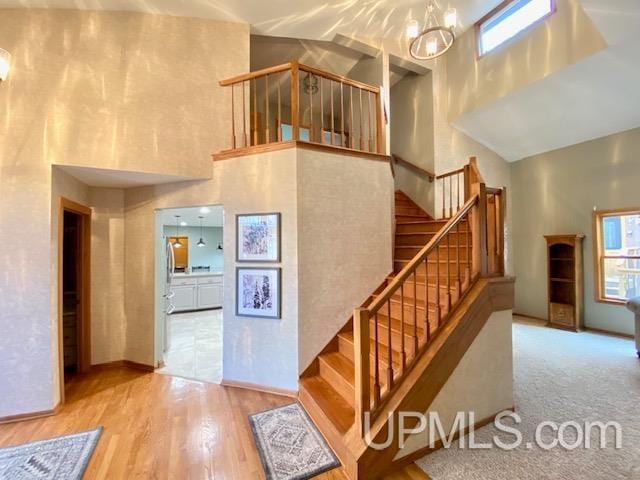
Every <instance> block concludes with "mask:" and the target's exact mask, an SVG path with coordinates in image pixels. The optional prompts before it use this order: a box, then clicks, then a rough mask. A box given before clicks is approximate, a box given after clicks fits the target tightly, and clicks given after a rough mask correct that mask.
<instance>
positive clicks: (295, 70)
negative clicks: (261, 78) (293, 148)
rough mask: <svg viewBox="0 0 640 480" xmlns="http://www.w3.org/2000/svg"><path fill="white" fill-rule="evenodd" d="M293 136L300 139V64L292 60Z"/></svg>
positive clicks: (296, 139)
mask: <svg viewBox="0 0 640 480" xmlns="http://www.w3.org/2000/svg"><path fill="white" fill-rule="evenodd" d="M291 130H292V132H291V137H292V140H294V141H299V140H300V64H299V63H298V62H291Z"/></svg>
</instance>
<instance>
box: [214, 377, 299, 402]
mask: <svg viewBox="0 0 640 480" xmlns="http://www.w3.org/2000/svg"><path fill="white" fill-rule="evenodd" d="M220 385H222V386H223V387H229V388H243V389H245V390H253V391H254V392H263V393H271V394H273V395H282V396H285V397H291V398H296V399H297V398H298V392H297V391H296V390H287V389H286V388H277V387H268V386H266V385H258V384H256V383H250V382H240V381H237V380H226V379H222V381H221V382H220Z"/></svg>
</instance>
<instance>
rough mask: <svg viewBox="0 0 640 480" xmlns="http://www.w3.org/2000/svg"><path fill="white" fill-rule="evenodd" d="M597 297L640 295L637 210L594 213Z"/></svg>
mask: <svg viewBox="0 0 640 480" xmlns="http://www.w3.org/2000/svg"><path fill="white" fill-rule="evenodd" d="M593 218H594V239H595V245H594V248H596V258H595V263H596V269H595V270H596V271H595V275H596V277H595V278H596V282H595V283H596V297H597V298H596V299H597V300H598V301H600V302H608V303H622V302H624V301H626V300H628V299H630V298H634V297H637V296H640V209H628V210H617V211H596V212H594V217H593Z"/></svg>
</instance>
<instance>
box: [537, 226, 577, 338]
mask: <svg viewBox="0 0 640 480" xmlns="http://www.w3.org/2000/svg"><path fill="white" fill-rule="evenodd" d="M544 238H545V240H546V241H547V285H548V304H549V305H548V315H549V317H548V318H549V321H548V325H549V326H550V327H557V328H564V329H568V330H573V331H576V332H579V331H580V330H581V329H582V328H583V326H584V315H583V305H584V272H583V266H582V241H583V239H584V235H545V237H544Z"/></svg>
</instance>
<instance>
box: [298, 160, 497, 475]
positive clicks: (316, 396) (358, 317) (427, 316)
mask: <svg viewBox="0 0 640 480" xmlns="http://www.w3.org/2000/svg"><path fill="white" fill-rule="evenodd" d="M458 173H459V171H456V174H458ZM465 173H466V182H467V185H465V191H466V192H467V193H466V194H465V196H469V197H470V198H469V199H468V201H467V202H466V203H465V204H464V205H462V204H461V202H460V201H458V202H456V203H457V205H455V206H454V205H453V203H454V202H453V195H452V193H451V191H450V192H449V198H450V199H451V205H450V207H449V208H448V209H446V208H444V207H443V211H444V213H445V214H446V213H450V218H441V219H434V218H432V217H431V216H430V215H429V214H428V213H427V212H425V211H424V210H422V209H421V208H420V207H419V206H418V205H417V204H416V203H414V202H413V201H412V200H411V199H410V198H409V197H408V196H407V195H405V194H404V193H402V192H399V191H398V192H396V194H395V218H396V231H395V247H394V271H393V272H391V273H390V274H389V275H388V277H387V278H386V279H384V281H383V282H382V283H381V285H380V286H379V287H378V288H377V289H376V290H375V291H374V292H373V293H372V295H371V296H370V297H369V298H368V299H366V300H365V302H364V303H363V305H362V306H361V307H360V308H359V309H357V310H355V311H354V315H353V317H351V318H350V319H349V320H348V321H347V322H346V324H345V326H344V327H343V328H342V329H341V330H340V331H339V332H338V333H337V334H336V336H335V337H334V338H333V339H332V340H331V341H330V342H329V344H328V345H327V346H326V347H325V348H324V349H323V351H322V352H321V353H320V354H319V355H318V356H317V357H316V358H315V359H314V361H313V362H312V363H311V365H310V366H309V367H308V368H307V369H306V370H305V371H304V372H303V374H302V376H301V378H300V393H299V398H300V401H301V403H302V404H303V406H304V407H305V409H306V410H307V412H308V413H309V414H310V416H311V417H312V418H313V420H314V421H315V422H316V424H317V425H318V427H319V428H320V430H321V431H322V432H323V434H324V435H325V437H326V438H327V440H328V442H329V443H330V444H331V446H332V447H333V449H334V450H335V452H336V454H337V455H338V457H339V458H340V459H341V461H342V463H343V466H344V469H345V472H346V473H347V475H348V476H349V477H350V478H354V479H355V478H367V479H369V478H378V476H382V474H383V473H388V472H383V470H384V469H385V468H388V467H389V466H390V465H391V463H392V462H391V460H392V458H393V456H391V457H390V459H391V460H388V459H387V457H388V456H389V453H390V452H387V454H386V455H384V456H383V455H377V456H376V453H375V452H372V451H371V449H367V445H366V443H365V441H364V440H363V439H364V436H365V433H366V432H365V427H364V423H363V420H364V416H365V413H366V414H369V415H370V416H371V418H372V423H374V422H375V420H376V419H377V418H379V417H380V416H381V415H382V414H383V413H384V412H385V411H391V412H393V411H395V410H394V407H393V405H392V404H393V403H397V401H398V400H401V399H402V396H406V395H408V393H409V392H410V387H411V385H407V381H408V380H409V377H410V375H409V374H411V373H412V371H413V370H416V369H417V368H418V367H419V366H420V362H422V361H423V360H424V359H423V357H425V356H426V355H425V354H426V353H427V352H428V351H429V350H430V349H431V350H435V348H436V347H437V345H436V344H435V343H434V340H436V339H438V338H439V337H443V335H440V331H441V330H443V329H444V328H443V327H444V326H446V325H447V324H448V322H449V320H450V319H451V318H453V314H454V313H455V312H454V311H455V310H456V309H458V310H462V309H463V307H465V305H464V304H463V302H462V300H463V299H464V298H465V297H466V296H468V294H470V293H473V294H475V293H474V292H472V288H471V287H474V285H475V284H476V283H477V280H478V279H479V278H480V277H481V276H483V275H484V276H488V275H490V272H488V271H487V270H486V269H487V266H488V260H486V259H483V255H484V257H488V255H487V254H486V250H487V247H488V245H494V244H495V245H496V246H499V245H500V244H501V243H500V241H498V239H495V240H494V241H493V243H492V242H490V241H488V240H487V238H486V237H487V232H488V231H490V230H491V228H487V225H486V220H487V218H488V216H487V214H486V206H487V205H503V203H501V202H498V201H497V200H496V199H497V198H498V196H499V195H500V194H501V191H500V190H497V189H496V190H495V191H493V193H492V194H491V193H490V195H493V196H494V197H495V198H494V199H493V202H489V201H487V191H486V187H485V186H484V184H483V183H482V182H481V181H480V180H481V177H480V176H479V173H478V172H477V166H476V165H475V163H474V162H472V163H470V165H469V169H468V170H467V169H466V168H465ZM474 175H475V178H474ZM443 178H444V181H445V182H446V181H447V180H446V178H447V177H446V176H443ZM473 180H476V181H475V186H474V185H473V184H471V182H472V181H473ZM456 181H457V182H458V184H460V182H459V180H456ZM451 185H453V182H452V180H451V179H450V180H449V186H450V187H451ZM474 189H475V190H477V192H478V193H475V194H473V195H471V191H472V190H474ZM443 191H444V187H443ZM460 194H461V191H460V189H459V190H458V196H460ZM444 198H445V196H444V195H443V199H444ZM501 200H503V198H502V199H501ZM443 204H444V200H443ZM494 208H496V210H495V211H494V218H495V219H499V218H500V217H501V216H502V213H503V211H500V212H498V210H497V207H494ZM502 208H504V207H502ZM493 231H494V232H498V231H499V230H498V228H493ZM474 252H476V255H475V256H474ZM478 253H479V254H478ZM494 273H495V274H496V275H498V274H499V275H502V273H501V272H494ZM476 290H478V288H476ZM476 293H477V292H476ZM474 298H475V297H474ZM467 308H468V306H467ZM460 313H463V312H460ZM454 323H455V322H451V324H452V325H453V324H454ZM449 330H451V328H449ZM450 334H452V331H451V332H449V333H447V335H450ZM440 340H441V341H442V340H443V339H440ZM438 348H439V347H438ZM432 367H433V365H432ZM423 370H425V371H426V370H427V369H426V366H425V367H424V368H423ZM418 373H421V372H418ZM400 386H403V388H404V390H405V391H404V392H400V390H402V389H400V388H399V387H400ZM425 400H426V399H425ZM428 406H429V403H427V404H426V405H424V408H423V410H422V411H424V410H425V409H426V408H427V407H428ZM389 409H390V410H389ZM385 418H386V416H385ZM381 428H384V427H380V426H378V427H376V425H375V424H374V428H373V429H372V431H373V430H374V429H377V431H380V429H381ZM374 433H375V432H374ZM365 456H366V461H367V462H368V463H369V464H372V465H373V464H377V465H376V472H375V473H371V472H370V471H368V470H367V466H366V465H363V464H362V461H363V458H365ZM383 457H384V458H383ZM382 460H384V461H382Z"/></svg>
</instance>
